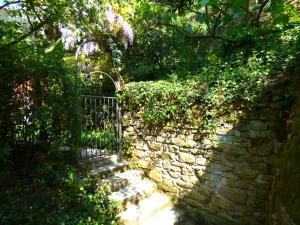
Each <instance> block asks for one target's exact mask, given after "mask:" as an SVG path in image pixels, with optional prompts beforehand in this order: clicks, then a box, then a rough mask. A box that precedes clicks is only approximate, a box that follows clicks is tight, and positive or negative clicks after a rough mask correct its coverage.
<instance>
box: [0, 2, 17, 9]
mask: <svg viewBox="0 0 300 225" xmlns="http://www.w3.org/2000/svg"><path fill="white" fill-rule="evenodd" d="M21 2H22V1H21V0H19V1H14V2H8V3H5V4H4V5H1V6H0V9H3V8H5V7H7V6H9V5H13V4H18V3H21Z"/></svg>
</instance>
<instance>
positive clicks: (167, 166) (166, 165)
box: [162, 160, 172, 169]
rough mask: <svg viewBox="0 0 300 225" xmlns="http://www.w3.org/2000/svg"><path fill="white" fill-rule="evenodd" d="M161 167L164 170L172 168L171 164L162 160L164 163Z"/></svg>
mask: <svg viewBox="0 0 300 225" xmlns="http://www.w3.org/2000/svg"><path fill="white" fill-rule="evenodd" d="M162 166H163V168H165V169H170V168H171V167H172V165H171V162H170V161H169V160H164V161H163V162H162Z"/></svg>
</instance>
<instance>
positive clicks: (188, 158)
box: [179, 153, 195, 164]
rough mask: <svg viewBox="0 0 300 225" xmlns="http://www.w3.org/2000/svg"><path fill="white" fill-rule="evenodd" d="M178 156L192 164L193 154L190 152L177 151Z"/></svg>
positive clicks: (193, 161)
mask: <svg viewBox="0 0 300 225" xmlns="http://www.w3.org/2000/svg"><path fill="white" fill-rule="evenodd" d="M179 158H180V160H181V161H182V162H184V163H189V164H194V163H195V156H194V155H193V154H190V153H179Z"/></svg>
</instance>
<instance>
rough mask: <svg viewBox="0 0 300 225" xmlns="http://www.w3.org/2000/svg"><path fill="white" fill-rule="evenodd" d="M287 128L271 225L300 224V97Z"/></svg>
mask: <svg viewBox="0 0 300 225" xmlns="http://www.w3.org/2000/svg"><path fill="white" fill-rule="evenodd" d="M298 90H299V89H298ZM287 128H288V135H287V137H288V138H287V141H286V143H285V144H284V146H283V151H282V153H281V154H280V156H279V160H278V162H277V165H276V176H275V179H274V183H273V188H272V189H273V194H272V198H271V201H270V213H269V221H268V224H270V225H277V224H278V225H296V224H300V95H299V96H298V99H297V101H296V104H295V105H294V108H293V110H292V113H291V114H290V117H289V119H288V120H287Z"/></svg>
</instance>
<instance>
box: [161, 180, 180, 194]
mask: <svg viewBox="0 0 300 225" xmlns="http://www.w3.org/2000/svg"><path fill="white" fill-rule="evenodd" d="M158 187H159V188H160V189H161V190H163V191H166V192H171V193H177V192H178V191H179V189H178V188H177V187H176V185H174V184H173V182H172V181H171V180H164V181H163V182H162V183H159V184H158Z"/></svg>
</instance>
